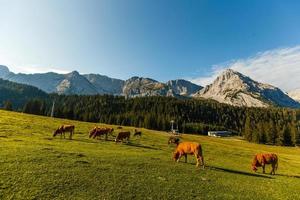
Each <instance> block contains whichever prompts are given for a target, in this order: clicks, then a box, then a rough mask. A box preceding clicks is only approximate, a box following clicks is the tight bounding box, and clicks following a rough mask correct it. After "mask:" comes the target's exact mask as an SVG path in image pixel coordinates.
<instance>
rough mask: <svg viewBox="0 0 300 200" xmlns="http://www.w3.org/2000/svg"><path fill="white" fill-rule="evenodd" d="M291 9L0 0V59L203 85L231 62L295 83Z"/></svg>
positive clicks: (296, 33) (270, 79)
mask: <svg viewBox="0 0 300 200" xmlns="http://www.w3.org/2000/svg"><path fill="white" fill-rule="evenodd" d="M299 10H300V1H297V0H294V1H291V0H281V1H279V0H243V1H241V0H228V1H227V0H226V1H225V0H224V1H222V0H218V1H215V0H185V1H183V0H26V1H24V0H0V64H2V65H7V66H8V67H9V68H10V70H11V71H13V72H24V73H36V72H47V71H55V72H59V73H67V72H70V71H73V70H77V71H79V72H80V73H99V74H103V75H108V76H110V77H115V78H120V79H128V78H130V77H132V76H143V77H151V78H153V79H156V80H159V81H167V80H171V79H177V78H185V79H188V80H191V81H193V82H195V83H197V84H201V85H206V84H209V83H211V82H212V80H213V78H215V77H216V76H217V74H218V73H220V71H222V70H224V69H226V68H233V69H235V70H238V71H240V72H241V73H244V74H245V75H248V76H250V77H251V78H253V79H255V80H258V81H262V82H267V83H270V84H273V85H275V86H278V87H280V88H282V89H284V90H285V91H289V90H293V89H296V88H300V26H299V21H300V12H299ZM298 77H299V78H298Z"/></svg>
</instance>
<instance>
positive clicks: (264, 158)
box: [251, 153, 278, 175]
mask: <svg viewBox="0 0 300 200" xmlns="http://www.w3.org/2000/svg"><path fill="white" fill-rule="evenodd" d="M267 164H271V165H272V171H271V175H275V170H277V169H278V157H277V155H276V154H274V153H265V154H256V155H255V156H254V158H253V161H252V165H251V166H252V170H253V171H255V172H256V171H257V167H262V169H263V173H266V171H265V167H266V165H267Z"/></svg>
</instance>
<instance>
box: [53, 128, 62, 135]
mask: <svg viewBox="0 0 300 200" xmlns="http://www.w3.org/2000/svg"><path fill="white" fill-rule="evenodd" d="M57 134H61V130H60V129H59V128H58V129H56V130H55V131H54V132H53V137H55V136H56V135H57Z"/></svg>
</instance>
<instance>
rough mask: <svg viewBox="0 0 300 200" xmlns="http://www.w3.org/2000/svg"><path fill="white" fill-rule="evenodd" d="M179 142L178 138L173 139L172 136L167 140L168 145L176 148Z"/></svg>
mask: <svg viewBox="0 0 300 200" xmlns="http://www.w3.org/2000/svg"><path fill="white" fill-rule="evenodd" d="M179 142H180V138H179V137H174V136H171V137H170V138H169V140H168V144H169V145H170V144H176V145H177V146H178V144H179Z"/></svg>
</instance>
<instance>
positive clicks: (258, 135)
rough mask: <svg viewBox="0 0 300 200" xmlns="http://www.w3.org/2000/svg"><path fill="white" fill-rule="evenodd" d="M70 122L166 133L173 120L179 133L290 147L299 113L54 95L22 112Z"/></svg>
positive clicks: (299, 139) (297, 140) (299, 138)
mask: <svg viewBox="0 0 300 200" xmlns="http://www.w3.org/2000/svg"><path fill="white" fill-rule="evenodd" d="M53 101H54V102H55V109H54V116H55V117H59V118H68V119H74V120H81V121H88V122H101V123H108V124H117V125H126V126H135V127H144V128H149V129H155V130H163V131H167V130H170V121H171V120H175V126H178V129H179V131H180V132H185V133H196V134H203V135H206V134H207V131H209V130H230V131H232V132H233V133H235V134H236V135H239V136H243V137H244V138H245V139H246V140H248V141H250V142H256V143H263V144H272V145H287V146H294V145H299V144H300V134H299V131H298V120H299V118H300V112H299V110H292V109H287V108H275V107H272V108H246V107H234V106H230V105H227V104H221V103H218V102H215V101H212V100H204V99H177V98H172V97H157V96H156V97H138V98H130V99H125V97H121V96H110V95H94V96H78V95H71V96H65V95H56V94H51V95H50V96H49V98H46V99H33V100H30V101H27V102H26V104H25V105H24V107H23V112H26V113H32V114H39V115H46V116H50V113H51V108H52V103H53Z"/></svg>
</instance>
